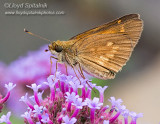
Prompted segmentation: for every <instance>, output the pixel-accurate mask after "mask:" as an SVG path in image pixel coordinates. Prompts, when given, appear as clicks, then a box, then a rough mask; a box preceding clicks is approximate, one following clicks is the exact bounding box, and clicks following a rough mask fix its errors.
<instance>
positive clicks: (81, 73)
mask: <svg viewBox="0 0 160 124" xmlns="http://www.w3.org/2000/svg"><path fill="white" fill-rule="evenodd" d="M78 65H79V70H78V72H79V73H80V75H81V76H82V78H83V79H85V76H84V74H83V71H82V67H81V65H80V63H78ZM86 83H87V85H88V86H89V87H90V88H91V89H93V87H92V86H91V85H90V84H89V82H88V81H86ZM93 91H94V92H95V90H94V89H93ZM95 93H96V92H95Z"/></svg>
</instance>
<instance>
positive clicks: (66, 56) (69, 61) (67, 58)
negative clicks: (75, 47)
mask: <svg viewBox="0 0 160 124" xmlns="http://www.w3.org/2000/svg"><path fill="white" fill-rule="evenodd" d="M65 58H66V60H67V62H68V64H69V65H70V66H71V67H72V68H73V71H74V73H75V75H76V77H77V78H78V80H79V82H80V84H81V80H80V79H79V77H78V75H77V73H76V71H75V69H74V65H73V64H72V63H71V60H70V59H69V57H68V55H67V54H65Z"/></svg>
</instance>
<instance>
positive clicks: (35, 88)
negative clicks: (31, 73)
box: [27, 83, 41, 92]
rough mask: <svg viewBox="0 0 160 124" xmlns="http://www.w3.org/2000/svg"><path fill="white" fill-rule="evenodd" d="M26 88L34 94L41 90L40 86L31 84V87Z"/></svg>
mask: <svg viewBox="0 0 160 124" xmlns="http://www.w3.org/2000/svg"><path fill="white" fill-rule="evenodd" d="M27 87H29V88H31V89H32V90H33V91H34V92H38V89H39V88H41V85H37V84H35V83H34V84H32V85H31V86H29V85H27Z"/></svg>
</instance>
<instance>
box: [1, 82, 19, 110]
mask: <svg viewBox="0 0 160 124" xmlns="http://www.w3.org/2000/svg"><path fill="white" fill-rule="evenodd" d="M15 86H16V84H15V85H13V83H11V82H9V84H8V85H7V84H5V87H6V88H7V90H8V92H7V94H6V96H5V97H4V98H3V99H2V98H0V104H3V103H5V102H6V101H7V100H8V98H9V96H10V91H11V90H12V89H13V88H14V87H15ZM0 111H1V108H0Z"/></svg>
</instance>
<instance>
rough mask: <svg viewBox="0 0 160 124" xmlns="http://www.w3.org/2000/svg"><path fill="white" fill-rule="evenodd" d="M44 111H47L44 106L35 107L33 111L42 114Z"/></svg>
mask: <svg viewBox="0 0 160 124" xmlns="http://www.w3.org/2000/svg"><path fill="white" fill-rule="evenodd" d="M43 110H45V108H44V107H43V106H38V105H34V110H33V112H34V113H36V114H41V113H42V112H43Z"/></svg>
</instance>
